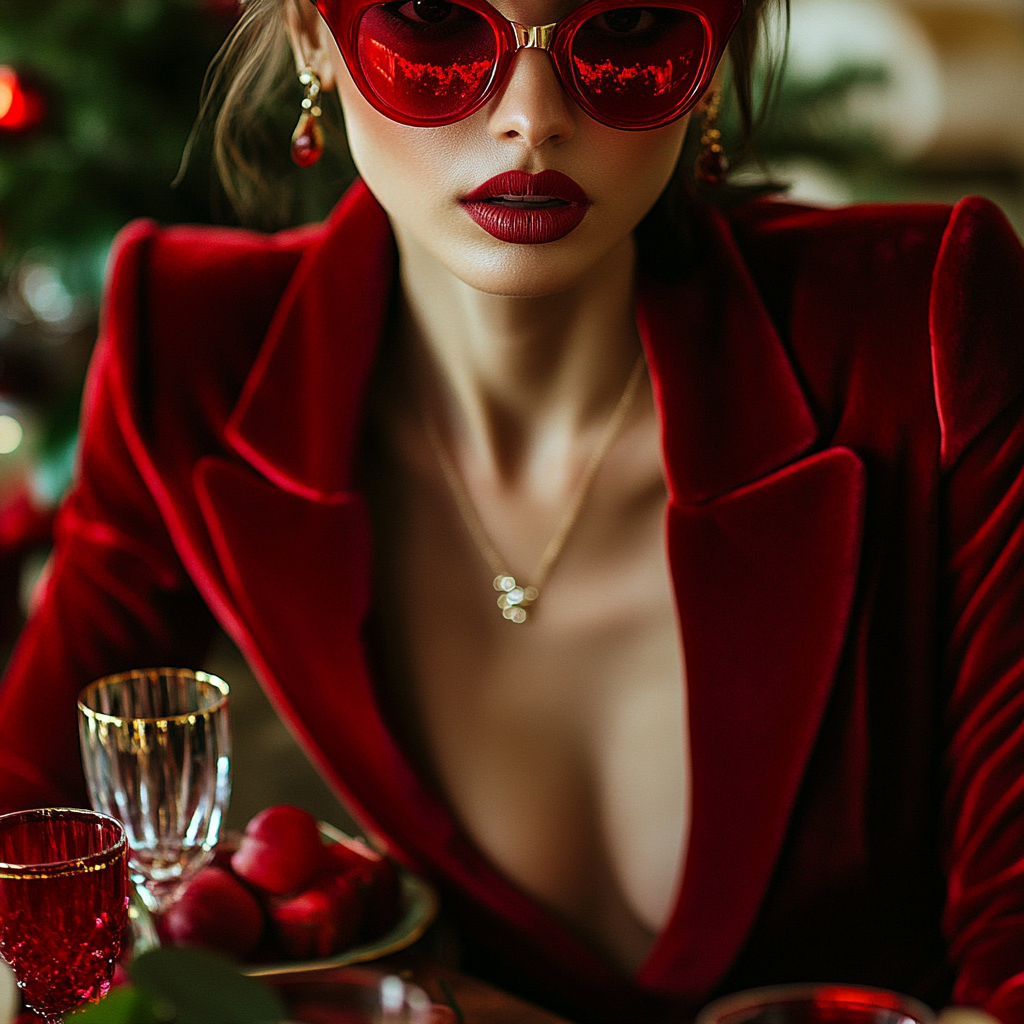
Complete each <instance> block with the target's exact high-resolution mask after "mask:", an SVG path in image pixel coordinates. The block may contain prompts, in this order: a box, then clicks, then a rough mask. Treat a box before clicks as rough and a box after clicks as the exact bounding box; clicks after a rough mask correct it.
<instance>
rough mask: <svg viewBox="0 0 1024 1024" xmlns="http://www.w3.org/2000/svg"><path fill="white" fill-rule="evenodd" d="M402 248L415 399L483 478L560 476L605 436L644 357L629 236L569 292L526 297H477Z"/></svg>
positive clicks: (405, 351) (405, 348)
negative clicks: (583, 444)
mask: <svg viewBox="0 0 1024 1024" xmlns="http://www.w3.org/2000/svg"><path fill="white" fill-rule="evenodd" d="M399 252H400V266H401V291H402V303H403V305H402V311H401V320H400V323H399V325H398V339H397V341H398V349H399V353H400V355H401V358H402V360H403V363H404V364H405V366H406V367H407V372H406V374H405V379H406V381H407V385H406V390H407V397H408V400H409V402H410V403H412V404H413V405H414V407H416V408H419V409H421V410H423V411H425V413H426V414H427V415H429V416H430V417H431V418H432V419H433V420H434V421H435V422H436V423H437V424H438V425H439V427H440V430H441V433H442V434H444V435H447V437H448V439H449V441H450V443H451V447H452V448H455V449H458V450H460V451H461V453H462V456H463V459H464V460H465V461H468V462H471V463H476V464H477V466H478V467H479V468H480V469H481V470H484V471H486V470H485V467H484V463H487V464H489V467H490V469H491V471H493V472H496V473H497V475H498V476H501V477H504V478H506V479H510V478H513V477H515V476H517V475H519V474H520V473H521V471H522V470H523V469H524V468H525V467H528V466H529V465H530V464H533V466H534V467H536V468H537V469H540V468H541V465H543V466H544V472H548V473H550V472H551V471H553V470H554V471H555V474H556V476H558V475H560V474H558V472H557V467H556V466H555V465H553V464H552V458H553V453H554V452H555V451H561V452H565V453H566V456H567V457H568V456H569V455H570V453H571V450H572V449H573V448H574V447H575V445H574V444H573V442H574V441H576V440H578V439H579V438H580V437H582V436H583V435H588V436H592V433H593V432H594V431H599V430H600V429H601V426H602V424H603V423H604V421H605V420H606V419H607V416H608V415H609V413H610V411H611V409H612V408H613V407H614V406H615V404H616V402H617V400H618V398H619V396H620V394H621V392H622V389H623V386H624V384H625V381H626V379H627V377H628V376H629V373H630V369H631V367H632V366H633V365H634V363H635V361H636V358H637V356H638V354H639V351H640V342H639V337H638V334H637V329H636V324H635V319H634V286H633V271H634V264H635V249H634V246H633V243H632V239H631V238H630V239H627V240H626V241H625V242H624V243H623V244H622V245H620V246H619V247H617V248H616V249H615V250H613V251H612V252H610V253H609V254H608V255H607V256H606V257H605V258H604V259H603V260H601V261H600V262H598V263H597V264H595V265H594V266H593V268H592V269H591V270H590V271H589V272H588V274H587V275H586V278H585V280H582V281H580V282H579V283H577V284H575V285H574V286H573V287H571V288H570V289H568V290H565V291H562V292H559V293H557V294H554V295H545V296H528V297H523V296H511V295H491V294H487V293H484V292H481V291H478V290H476V289H474V288H472V287H470V286H468V285H466V284H465V283H463V282H462V281H460V280H459V279H457V278H456V277H454V275H452V274H451V273H450V272H449V271H448V270H447V269H446V268H445V267H443V266H442V265H441V264H440V263H438V262H437V261H436V260H435V259H433V258H432V257H431V256H430V255H429V254H427V253H425V252H424V251H423V250H422V249H421V248H420V247H419V246H417V245H416V243H415V242H414V241H410V240H408V239H402V238H399ZM545 450H546V451H547V452H548V455H547V456H546V457H545V456H542V455H541V453H542V452H544V451H545Z"/></svg>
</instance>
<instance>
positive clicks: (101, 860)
mask: <svg viewBox="0 0 1024 1024" xmlns="http://www.w3.org/2000/svg"><path fill="white" fill-rule="evenodd" d="M69 812H70V813H73V814H75V815H77V816H78V817H79V820H84V821H86V822H88V821H90V820H94V819H100V820H101V821H103V822H105V823H106V822H109V823H110V824H112V825H114V826H115V828H116V832H117V837H118V838H117V840H116V841H115V842H114V844H113V845H112V846H108V847H107V848H106V849H105V850H97V851H96V853H90V854H87V855H86V856H84V857H75V858H71V859H68V860H54V861H44V862H43V863H41V864H16V863H13V862H10V861H0V878H11V879H36V878H38V879H48V878H64V877H69V876H71V875H81V874H87V873H89V872H92V871H103V870H105V869H106V868H108V867H109V866H110V865H111V864H112V863H113V862H114V861H115V860H117V859H118V858H119V857H121V856H122V855H123V852H124V849H125V847H126V846H127V845H128V837H127V835H126V833H125V830H124V826H123V825H122V824H121V822H119V821H118V820H117V819H116V818H112V817H110V815H109V814H103V813H102V812H101V811H89V810H86V809H85V808H84V807H42V808H36V809H35V810H31V811H13V812H12V813H10V814H3V815H0V827H2V826H3V825H4V824H5V823H8V822H13V821H15V820H17V819H20V820H21V821H24V822H28V821H32V820H33V819H41V818H56V817H57V816H58V815H64V814H68V813H69ZM97 823H98V822H97Z"/></svg>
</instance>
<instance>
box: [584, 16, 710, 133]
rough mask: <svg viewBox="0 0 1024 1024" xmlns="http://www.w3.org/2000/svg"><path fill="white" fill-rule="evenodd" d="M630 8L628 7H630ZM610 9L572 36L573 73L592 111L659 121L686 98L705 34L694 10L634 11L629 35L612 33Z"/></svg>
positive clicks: (699, 61) (622, 118) (618, 118)
mask: <svg viewBox="0 0 1024 1024" xmlns="http://www.w3.org/2000/svg"><path fill="white" fill-rule="evenodd" d="M627 10H628V9H627ZM619 13H620V12H619V11H610V12H608V13H607V14H599V15H596V16H595V17H593V18H589V19H588V20H587V21H585V22H584V23H583V24H582V25H581V26H580V27H579V29H578V30H577V32H576V34H575V36H574V37H573V41H572V47H571V54H572V74H573V78H574V79H575V81H576V84H577V88H578V90H579V92H580V93H581V94H583V95H584V96H586V97H587V100H588V101H589V105H590V106H589V108H588V109H590V108H592V109H593V110H594V111H597V112H600V114H601V115H602V116H603V117H610V118H612V119H613V120H616V121H629V120H630V119H634V120H635V119H637V118H638V117H639V116H641V115H642V116H643V120H645V121H647V120H651V121H661V120H662V119H663V118H664V117H666V116H671V112H672V111H673V110H675V109H676V108H677V107H678V106H679V105H680V101H682V100H685V99H686V97H687V95H688V94H689V91H690V89H691V88H692V86H693V83H694V82H695V81H696V80H697V78H698V76H699V75H700V70H701V66H702V63H703V58H704V47H705V43H706V38H707V36H706V33H705V30H704V25H703V24H702V22H701V21H700V19H699V18H698V17H697V16H696V15H695V14H693V13H691V12H690V11H683V10H675V9H672V8H661V7H649V8H634V9H633V11H632V13H635V14H639V15H640V20H639V22H638V23H637V25H636V26H635V28H633V29H632V30H630V31H620V32H616V31H613V30H612V29H611V28H610V27H609V23H610V22H611V24H612V25H614V21H612V18H611V17H610V16H614V15H617V14H619Z"/></svg>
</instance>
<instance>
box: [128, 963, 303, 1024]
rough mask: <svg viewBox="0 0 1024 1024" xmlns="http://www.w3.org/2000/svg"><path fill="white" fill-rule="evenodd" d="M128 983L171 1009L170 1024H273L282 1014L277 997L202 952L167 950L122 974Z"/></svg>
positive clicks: (281, 1004) (231, 966) (281, 1018)
mask: <svg viewBox="0 0 1024 1024" xmlns="http://www.w3.org/2000/svg"><path fill="white" fill-rule="evenodd" d="M128 970H129V973H130V974H131V976H132V981H134V982H135V984H136V985H137V986H138V987H139V988H140V989H142V990H143V991H144V992H146V993H148V994H149V995H150V996H152V997H155V998H156V1000H157V1001H158V1002H157V1005H160V1003H161V1002H162V1001H163V1000H166V1001H167V1002H168V1003H170V1004H171V1006H173V1008H174V1016H173V1018H172V1019H173V1021H174V1024H276V1022H279V1021H284V1020H285V1019H286V1018H287V1014H286V1012H285V1009H284V1004H283V1003H282V1002H281V999H280V997H279V996H278V994H277V993H276V992H275V991H274V990H273V989H271V988H269V987H268V986H266V985H264V984H262V983H261V982H258V981H256V980H255V979H254V978H250V977H247V976H246V975H244V974H242V973H241V972H240V971H239V970H238V968H237V967H236V966H235V965H234V964H233V963H232V962H231V961H230V960H227V959H226V958H224V957H222V956H219V955H217V954H215V953H211V952H209V951H207V950H197V949H185V948H180V947H174V946H167V947H164V948H162V949H154V950H152V951H150V952H148V953H143V954H142V956H140V957H139V958H138V959H137V960H135V961H133V962H132V964H131V965H130V966H129V968H128Z"/></svg>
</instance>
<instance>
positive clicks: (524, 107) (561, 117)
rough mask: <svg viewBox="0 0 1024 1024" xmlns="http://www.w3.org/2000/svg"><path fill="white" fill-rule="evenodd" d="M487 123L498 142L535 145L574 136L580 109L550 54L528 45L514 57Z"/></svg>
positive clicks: (492, 105)
mask: <svg viewBox="0 0 1024 1024" xmlns="http://www.w3.org/2000/svg"><path fill="white" fill-rule="evenodd" d="M489 111H490V112H489V114H488V119H487V126H488V129H489V131H490V133H491V135H492V136H493V137H494V138H495V139H497V140H498V141H499V142H502V141H507V142H517V143H521V144H524V145H526V146H528V147H530V148H531V149H532V148H536V147H538V146H542V145H544V144H545V143H552V144H557V143H560V142H565V141H567V140H568V139H570V138H572V134H573V132H574V130H575V128H576V118H577V116H578V115H579V110H578V108H577V107H576V105H575V104H574V103H573V102H572V100H571V99H570V98H569V96H568V95H567V94H566V91H565V90H564V89H563V88H562V83H561V82H560V81H559V78H558V74H557V73H556V71H555V66H554V64H553V63H552V61H551V57H550V56H549V55H548V54H547V52H546V51H545V50H542V49H540V48H538V47H526V48H523V49H521V50H519V51H518V52H517V53H516V55H515V56H514V57H513V58H512V69H511V71H510V72H509V75H508V79H507V80H506V81H505V84H504V85H503V86H502V89H501V91H500V93H499V94H498V96H497V97H496V98H495V99H494V100H492V101H491V104H490V108H489Z"/></svg>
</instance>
